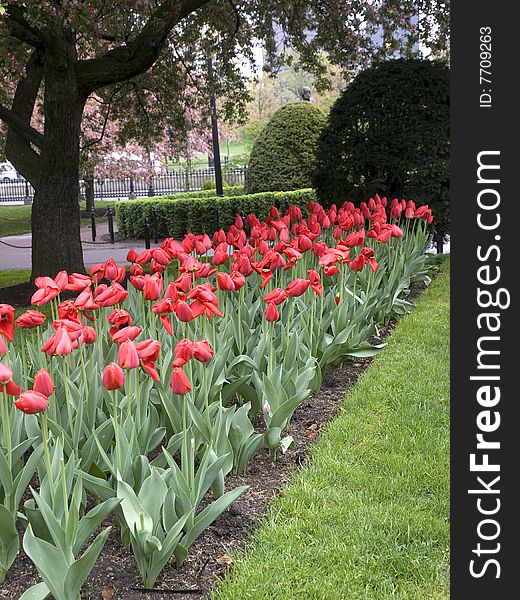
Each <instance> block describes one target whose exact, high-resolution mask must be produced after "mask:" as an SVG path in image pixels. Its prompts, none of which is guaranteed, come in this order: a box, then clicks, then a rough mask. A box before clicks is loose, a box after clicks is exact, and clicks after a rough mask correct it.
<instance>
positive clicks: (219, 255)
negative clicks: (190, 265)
mask: <svg viewBox="0 0 520 600" xmlns="http://www.w3.org/2000/svg"><path fill="white" fill-rule="evenodd" d="M227 250H228V245H227V243H226V242H223V243H222V244H219V245H218V246H217V247H216V248H215V254H214V255H213V260H212V262H213V264H214V265H223V264H224V263H225V262H226V261H227V260H228V259H229V254H228V252H227Z"/></svg>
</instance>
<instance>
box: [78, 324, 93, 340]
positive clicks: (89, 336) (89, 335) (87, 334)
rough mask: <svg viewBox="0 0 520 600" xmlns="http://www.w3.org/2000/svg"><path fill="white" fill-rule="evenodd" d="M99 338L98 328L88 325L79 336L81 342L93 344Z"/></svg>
mask: <svg viewBox="0 0 520 600" xmlns="http://www.w3.org/2000/svg"><path fill="white" fill-rule="evenodd" d="M96 339H97V334H96V330H95V329H94V328H93V327H90V326H88V325H86V326H85V327H83V331H82V332H81V335H80V336H79V338H78V342H79V343H80V344H93V343H94V342H95V341H96Z"/></svg>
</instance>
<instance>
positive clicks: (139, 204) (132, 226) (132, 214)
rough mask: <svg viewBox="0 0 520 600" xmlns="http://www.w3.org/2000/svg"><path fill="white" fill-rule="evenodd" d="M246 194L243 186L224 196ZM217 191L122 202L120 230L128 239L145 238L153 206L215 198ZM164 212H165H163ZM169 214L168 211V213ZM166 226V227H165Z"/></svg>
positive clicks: (118, 212) (229, 189)
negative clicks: (145, 225) (146, 221)
mask: <svg viewBox="0 0 520 600" xmlns="http://www.w3.org/2000/svg"><path fill="white" fill-rule="evenodd" d="M243 194H244V187H243V186H241V185H235V186H229V187H226V188H224V196H225V197H230V196H239V195H243ZM214 197H215V190H214V189H213V190H195V191H193V192H185V193H182V194H166V195H164V196H153V197H151V198H148V197H146V198H136V199H134V200H120V201H119V202H117V203H116V205H115V210H116V219H117V225H118V230H119V232H120V233H122V234H123V235H125V236H126V237H144V233H143V232H144V219H145V217H148V219H151V216H152V206H153V205H156V204H157V203H161V202H168V203H173V202H182V201H186V200H190V199H192V198H214ZM163 212H164V211H163ZM166 212H167V211H166ZM180 217H182V211H181V210H180V207H179V211H178V216H177V218H180ZM173 225H174V223H173V222H171V223H169V224H168V227H170V228H172V229H175V228H174V227H173ZM165 226H166V225H165ZM157 230H158V231H160V232H161V233H163V230H161V228H160V227H159V226H158V227H157ZM134 231H135V232H141V233H139V235H134ZM164 233H166V231H164Z"/></svg>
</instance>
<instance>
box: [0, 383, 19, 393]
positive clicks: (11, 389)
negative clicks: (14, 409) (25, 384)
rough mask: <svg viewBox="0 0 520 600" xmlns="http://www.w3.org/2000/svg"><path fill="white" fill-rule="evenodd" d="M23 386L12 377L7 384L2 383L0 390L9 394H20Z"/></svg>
mask: <svg viewBox="0 0 520 600" xmlns="http://www.w3.org/2000/svg"><path fill="white" fill-rule="evenodd" d="M21 390H22V388H21V387H20V386H19V385H16V383H15V382H14V381H13V380H12V379H11V381H8V382H7V383H6V384H5V385H1V384H0V392H4V394H7V395H8V396H18V395H19V394H20V392H21Z"/></svg>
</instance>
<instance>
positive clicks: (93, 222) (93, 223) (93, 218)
mask: <svg viewBox="0 0 520 600" xmlns="http://www.w3.org/2000/svg"><path fill="white" fill-rule="evenodd" d="M90 224H91V227H92V241H93V242H95V241H96V209H95V208H94V207H92V208H91V209H90Z"/></svg>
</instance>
